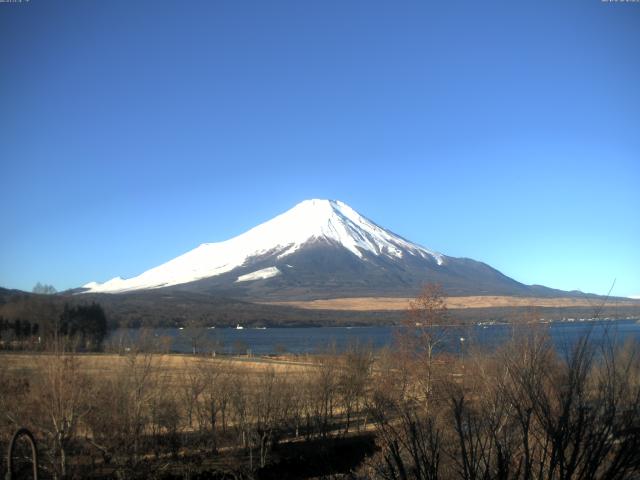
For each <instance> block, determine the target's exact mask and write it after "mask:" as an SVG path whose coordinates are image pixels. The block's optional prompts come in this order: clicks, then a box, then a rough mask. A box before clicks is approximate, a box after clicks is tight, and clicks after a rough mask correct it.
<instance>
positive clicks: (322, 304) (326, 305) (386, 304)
mask: <svg viewBox="0 0 640 480" xmlns="http://www.w3.org/2000/svg"><path fill="white" fill-rule="evenodd" d="M411 300H413V299H412V298H392V297H354V298H332V299H326V300H308V301H294V302H269V303H268V304H269V305H283V306H291V307H298V308H305V309H309V310H351V311H400V310H406V309H407V308H409V302H410V301H411ZM445 300H446V304H447V307H448V308H495V307H593V308H596V307H621V306H638V305H640V302H638V301H634V300H608V301H607V302H606V304H604V305H603V304H602V303H600V302H599V301H598V300H596V299H591V298H537V297H508V296H470V297H447V298H446V299H445Z"/></svg>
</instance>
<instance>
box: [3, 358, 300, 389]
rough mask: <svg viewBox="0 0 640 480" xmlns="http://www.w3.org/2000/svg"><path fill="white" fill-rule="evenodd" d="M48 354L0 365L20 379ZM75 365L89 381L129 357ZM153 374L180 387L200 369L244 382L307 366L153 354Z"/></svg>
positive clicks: (114, 369) (86, 360) (119, 368)
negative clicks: (231, 373)
mask: <svg viewBox="0 0 640 480" xmlns="http://www.w3.org/2000/svg"><path fill="white" fill-rule="evenodd" d="M50 357H51V354H47V353H2V354H0V362H2V363H3V367H4V368H5V369H6V371H7V372H13V373H16V374H19V375H22V376H29V375H30V373H32V372H35V371H37V370H39V369H40V368H41V367H42V366H43V365H45V364H46V363H47V362H49V361H50V360H49V359H50ZM74 358H76V359H77V361H78V363H79V369H80V371H82V372H83V373H84V374H86V375H88V376H90V377H92V378H110V377H113V376H115V375H117V374H118V373H119V372H122V371H123V370H124V369H126V368H128V366H129V363H128V362H129V361H130V357H128V356H126V355H118V354H111V353H86V354H74ZM151 362H152V367H153V370H154V371H155V372H156V373H158V374H161V375H162V376H163V377H164V379H165V380H167V381H168V383H169V384H170V385H173V386H174V387H180V386H181V385H182V384H184V382H185V381H186V379H187V378H188V376H189V374H191V373H192V372H194V371H197V370H198V369H201V368H209V369H211V370H218V371H231V370H232V371H234V372H238V373H240V374H242V375H246V376H247V378H251V377H258V376H259V375H260V374H261V373H265V372H267V371H275V373H287V374H290V375H296V374H301V373H304V372H305V371H307V370H308V369H309V368H311V367H310V365H311V364H310V363H308V362H305V361H304V360H300V361H299V360H296V361H294V360H291V359H289V360H288V359H286V358H284V357H281V358H278V359H270V358H262V357H255V358H246V357H217V358H211V357H201V356H193V355H181V354H154V355H152V358H151Z"/></svg>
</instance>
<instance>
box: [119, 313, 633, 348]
mask: <svg viewBox="0 0 640 480" xmlns="http://www.w3.org/2000/svg"><path fill="white" fill-rule="evenodd" d="M399 328H400V327H395V326H377V327H305V328H302V327H301V328H292V327H287V328H268V329H255V328H244V329H236V328H210V329H207V328H204V329H189V328H185V329H178V328H156V329H153V330H147V331H145V330H137V329H118V330H115V331H114V332H112V333H111V334H110V336H109V338H108V340H107V344H113V345H117V344H123V345H128V344H130V343H132V342H135V341H140V338H141V336H142V337H144V341H146V342H149V343H151V344H153V345H154V346H156V347H157V348H163V349H166V350H169V351H172V352H177V353H190V352H191V351H192V349H193V345H194V343H195V347H196V349H197V351H198V353H209V352H211V351H214V350H215V351H216V352H217V353H223V354H239V353H242V354H244V353H247V351H248V350H249V351H250V352H251V353H252V354H254V355H268V354H277V353H283V352H288V353H298V354H299V353H318V352H322V351H324V350H327V349H328V348H335V349H336V350H338V351H341V350H344V349H345V348H347V347H348V346H349V345H353V344H359V345H370V346H372V347H373V348H376V349H377V348H382V347H385V346H390V345H392V343H393V341H394V338H395V337H396V334H397V332H398V330H399ZM535 328H537V329H540V330H544V331H548V332H549V334H550V335H551V339H552V340H553V342H554V344H555V346H556V348H557V349H558V350H559V351H561V352H562V351H567V350H569V349H570V348H571V346H572V345H574V344H575V342H576V341H577V340H578V339H579V338H581V337H582V336H584V335H586V334H588V335H589V336H590V339H592V340H593V341H594V342H596V343H599V342H602V341H603V340H605V339H612V340H614V341H615V342H616V343H617V344H622V343H623V342H625V341H627V340H629V339H635V340H636V341H639V342H640V323H638V322H637V321H636V320H615V321H613V320H612V321H597V322H578V321H576V322H554V323H550V324H540V325H536V326H535ZM527 331H529V330H528V329H526V328H523V327H516V328H514V327H512V326H510V325H484V326H483V325H473V326H468V327H456V328H449V329H447V335H448V341H447V342H446V345H447V346H446V347H445V348H446V349H447V350H449V351H451V352H460V349H461V347H463V348H464V349H465V350H466V349H468V348H470V347H471V346H475V347H481V348H484V349H487V350H492V349H494V348H496V347H497V346H499V345H500V344H502V343H504V342H506V341H507V340H508V339H510V338H511V337H512V336H513V335H525V334H526V332H527ZM461 338H463V339H464V340H463V341H461V340H460V339H461Z"/></svg>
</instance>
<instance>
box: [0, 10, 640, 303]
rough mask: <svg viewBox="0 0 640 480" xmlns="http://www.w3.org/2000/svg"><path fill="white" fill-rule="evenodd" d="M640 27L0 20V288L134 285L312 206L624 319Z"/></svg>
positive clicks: (635, 277)
mask: <svg viewBox="0 0 640 480" xmlns="http://www.w3.org/2000/svg"><path fill="white" fill-rule="evenodd" d="M638 45H640V3H637V2H635V3H623V2H602V1H601V0H575V1H572V0H567V1H562V2H558V1H529V2H513V1H504V2H494V1H484V2H478V1H475V0H474V1H467V2H465V1H452V2H428V1H424V0H421V1H415V2H404V1H400V2H395V1H394V2H375V1H368V2H359V1H358V2H356V1H344V0H340V1H335V2H330V1H322V2H301V1H299V0H296V1H291V2H284V1H274V2H248V1H228V2H227V1H215V2H210V1H201V0H192V1H190V2H181V1H177V0H176V1H157V0H156V1H121V0H110V1H107V2H87V1H84V0H77V1H73V0H69V1H58V0H30V1H28V2H26V1H23V2H22V3H0V202H1V205H2V222H1V225H2V227H1V228H0V286H4V287H11V288H20V289H25V290H31V288H32V287H33V285H34V284H35V283H36V282H38V281H40V282H46V283H50V284H53V285H54V286H55V287H56V288H58V289H59V290H61V289H65V288H69V287H74V286H79V285H82V284H84V283H86V282H88V281H91V280H97V281H104V280H107V279H109V278H111V277H114V276H117V275H120V276H123V277H131V276H134V275H137V274H139V273H141V272H142V271H143V270H146V269H148V268H150V267H153V266H155V265H158V264H159V263H162V262H164V261H166V260H169V259H171V258H173V257H175V256H177V255H179V254H181V253H184V252H185V251H187V250H189V249H191V248H193V247H195V246H197V245H198V244H200V243H202V242H214V241H220V240H225V239H228V238H230V237H232V236H235V235H237V234H239V233H242V232H243V231H245V230H246V229H248V228H250V227H252V226H254V225H255V224H257V223H259V222H262V221H266V220H268V219H270V218H271V217H273V216H274V215H276V214H278V213H281V212H283V211H285V210H287V209H288V208H290V207H292V206H293V205H294V204H296V203H298V202H299V201H301V200H304V199H307V198H333V199H340V200H342V201H345V202H346V203H348V204H350V205H351V206H352V207H354V208H355V209H357V210H358V211H360V212H361V213H362V214H364V215H366V216H368V217H369V218H371V219H372V220H374V221H376V222H377V223H379V224H381V225H383V226H385V227H387V228H389V229H391V230H393V231H394V232H396V233H398V234H400V235H402V236H404V237H406V238H409V239H411V240H413V241H415V242H417V243H420V244H423V245H424V246H427V247H429V248H432V249H436V250H439V251H441V252H443V253H445V254H448V255H452V256H465V257H471V258H474V259H476V260H481V261H484V262H487V263H489V264H490V265H492V266H494V267H496V268H498V269H499V270H501V271H502V272H504V273H505V274H507V275H509V276H511V277H513V278H515V279H517V280H519V281H522V282H525V283H538V284H544V285H548V286H551V287H556V288H562V289H571V290H572V289H580V290H583V291H587V292H595V293H601V294H604V293H607V291H608V290H609V288H610V286H611V284H612V282H613V280H614V279H616V287H615V289H614V292H613V293H614V294H616V295H623V296H627V295H640V213H639V210H640V188H639V187H640V55H638Z"/></svg>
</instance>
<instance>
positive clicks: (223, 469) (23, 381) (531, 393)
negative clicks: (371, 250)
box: [0, 331, 640, 480]
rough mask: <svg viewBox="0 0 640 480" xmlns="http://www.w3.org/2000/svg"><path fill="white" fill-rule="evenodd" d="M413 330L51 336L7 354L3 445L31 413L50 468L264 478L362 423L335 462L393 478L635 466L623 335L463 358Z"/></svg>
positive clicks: (634, 362)
mask: <svg viewBox="0 0 640 480" xmlns="http://www.w3.org/2000/svg"><path fill="white" fill-rule="evenodd" d="M439 341H440V340H439ZM442 341H444V340H442ZM423 344H424V345H426V348H425V349H421V348H418V347H416V346H415V345H413V346H412V348H410V349H406V348H405V349H403V348H400V346H398V347H397V348H395V349H393V350H390V351H381V352H377V354H376V356H375V358H374V356H373V354H372V352H371V351H370V350H368V349H366V348H358V347H354V348H352V349H350V350H349V351H347V352H344V353H341V354H335V353H334V354H330V355H329V354H327V355H319V356H316V357H313V358H311V359H307V360H308V361H306V362H304V363H302V362H298V363H297V364H292V365H289V366H284V365H277V364H262V363H259V362H258V363H242V362H237V361H231V360H229V359H223V360H220V359H212V358H198V357H177V356H163V355H156V354H152V353H147V352H143V351H136V350H135V349H133V350H132V351H129V352H127V353H126V354H124V355H121V356H118V355H112V356H102V357H101V356H97V357H96V356H79V355H76V354H73V353H68V352H63V351H61V350H58V351H57V352H56V353H52V354H48V355H39V356H33V357H30V359H29V362H30V363H29V365H26V364H25V365H22V366H21V367H20V368H16V367H15V365H14V366H13V367H11V368H9V367H8V366H7V364H8V362H2V363H0V382H1V385H2V389H1V390H0V412H2V413H1V417H0V442H2V445H0V446H1V447H2V448H3V450H4V448H5V447H6V441H7V440H8V438H9V436H10V435H11V433H12V431H13V430H14V429H15V428H16V427H17V426H18V425H25V426H27V427H28V428H29V429H31V430H32V431H33V432H34V433H35V434H36V438H37V439H38V443H39V445H40V447H41V451H42V461H41V471H42V473H43V474H44V475H45V476H46V477H50V478H65V477H67V478H87V477H91V476H93V477H94V478H97V477H109V478H197V476H198V475H201V477H200V478H253V477H257V478H266V477H267V476H269V475H270V476H271V477H270V478H272V477H273V475H276V473H274V472H277V475H279V476H282V475H283V472H286V471H287V465H292V469H293V465H298V466H299V465H305V461H304V460H301V459H298V460H296V459H294V458H292V457H291V452H303V453H299V455H306V457H305V458H307V459H308V458H309V455H311V453H310V451H309V450H305V449H304V448H303V447H302V445H304V444H305V442H307V444H309V445H314V447H313V449H312V450H313V452H316V453H317V452H319V450H320V447H318V446H322V445H326V446H330V445H334V444H335V442H336V440H337V439H340V438H344V439H347V438H349V437H350V436H351V435H353V434H357V433H358V432H362V433H364V432H372V433H373V434H374V436H375V445H376V452H375V453H373V454H372V450H371V448H370V446H367V447H366V448H364V447H362V455H364V454H365V453H366V454H367V455H369V456H368V458H367V459H366V460H364V462H362V463H361V465H360V466H359V467H357V468H356V467H355V466H354V465H355V464H354V463H353V462H336V465H338V464H340V465H341V466H340V467H335V468H338V469H343V470H342V471H345V470H344V469H347V470H355V471H352V472H351V474H350V475H351V476H353V477H359V478H382V479H394V480H395V479H437V478H443V479H449V478H462V479H494V478H495V479H520V478H522V479H533V478H536V479H569V478H581V479H582V478H587V479H589V478H593V479H596V478H598V479H599V478H607V479H622V478H637V476H638V475H640V358H639V353H638V350H637V348H635V347H634V346H633V345H628V346H626V347H625V348H613V347H612V346H611V345H608V346H599V347H595V346H593V345H591V344H590V343H589V341H588V339H584V341H582V342H580V343H578V344H577V345H576V346H575V347H574V348H572V349H569V351H570V352H571V353H569V354H567V355H565V356H564V357H560V356H558V355H557V354H556V352H555V351H554V350H553V348H552V347H551V343H550V342H549V339H548V338H547V337H546V336H545V335H544V332H537V331H528V332H526V333H525V332H519V333H518V334H517V335H514V340H513V341H512V342H511V343H510V344H509V345H507V346H505V347H504V348H503V349H502V350H500V351H499V352H492V353H490V354H489V353H482V352H475V353H474V352H467V354H466V357H465V359H464V361H463V359H462V358H455V359H454V358H447V357H445V356H444V355H442V354H439V355H438V354H436V353H434V352H436V351H437V349H434V348H432V347H433V346H434V345H435V343H434V342H431V343H430V342H423ZM425 352H426V355H425ZM5 358H9V357H4V358H2V360H4V359H5ZM96 359H103V360H104V359H108V360H109V361H110V362H111V364H110V365H107V367H108V368H105V362H104V361H102V363H99V362H98V363H95V364H92V363H91V362H95V361H96ZM292 440H295V443H288V442H290V441H292ZM287 445H290V447H288V450H286V449H285V447H287ZM297 445H299V446H300V447H296V446H297ZM335 445H338V444H335ZM349 445H351V446H349ZM353 445H370V444H369V443H367V442H364V443H355V444H344V445H341V446H340V447H335V448H337V449H338V450H335V449H332V448H333V447H331V448H330V447H327V452H333V453H331V454H330V455H329V457H332V458H333V457H336V455H339V456H342V455H345V456H346V455H347V452H349V455H350V456H352V457H353V458H356V457H358V456H357V453H354V452H353V451H351V450H352V449H353ZM294 447H295V448H294ZM350 449H351V450H350ZM285 450H286V452H289V453H285ZM336 451H339V452H342V453H339V454H338V453H336ZM358 458H359V457H358ZM286 462H290V463H286ZM306 464H307V465H308V464H309V461H308V460H307V461H306ZM329 464H330V459H328V460H327V461H326V462H325V465H324V466H325V467H326V466H327V465H329ZM296 468H298V467H296ZM332 468H333V467H332ZM330 470H331V469H327V468H323V469H318V472H317V473H318V475H323V476H326V475H329V474H330ZM296 471H298V470H296ZM338 471H340V470H338ZM204 472H208V473H207V474H206V475H208V477H207V476H204V475H205V473H204ZM213 472H216V473H215V475H216V477H213V476H212V475H214V473H213ZM300 472H302V470H300ZM334 473H336V472H335V471H334ZM300 475H303V474H302V473H300ZM304 475H305V476H308V475H309V472H308V471H305V473H304ZM273 478H275V477H273Z"/></svg>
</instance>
